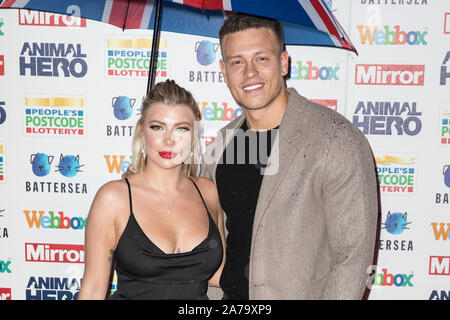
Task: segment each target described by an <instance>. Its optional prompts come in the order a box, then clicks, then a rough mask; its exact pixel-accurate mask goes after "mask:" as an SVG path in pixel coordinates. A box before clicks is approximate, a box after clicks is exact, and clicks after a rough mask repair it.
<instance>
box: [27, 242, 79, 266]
mask: <svg viewBox="0 0 450 320" xmlns="http://www.w3.org/2000/svg"><path fill="white" fill-rule="evenodd" d="M25 261H28V262H58V263H84V246H83V245H76V244H53V243H25Z"/></svg>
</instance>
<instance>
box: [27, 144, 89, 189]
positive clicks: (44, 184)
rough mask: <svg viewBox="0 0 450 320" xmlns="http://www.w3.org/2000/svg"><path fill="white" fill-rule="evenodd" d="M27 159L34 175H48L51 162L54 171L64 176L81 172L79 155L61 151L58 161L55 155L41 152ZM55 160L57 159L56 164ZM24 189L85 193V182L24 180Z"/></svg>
mask: <svg viewBox="0 0 450 320" xmlns="http://www.w3.org/2000/svg"><path fill="white" fill-rule="evenodd" d="M29 161H30V164H31V169H32V172H33V174H34V175H35V176H36V177H45V176H48V175H49V174H50V172H51V168H52V164H53V162H55V164H54V166H55V168H56V169H55V172H58V173H59V174H60V175H62V176H63V177H64V178H73V177H75V176H77V175H78V173H79V172H83V171H82V170H81V168H82V167H83V166H84V164H81V163H80V155H63V154H62V153H61V154H60V157H59V161H58V160H55V156H53V155H48V154H46V153H41V152H37V153H34V154H31V156H30V158H29ZM56 161H58V163H57V164H56ZM25 191H26V192H51V193H75V194H79V193H83V194H86V193H87V184H86V183H81V182H70V183H66V182H55V181H52V182H50V181H25Z"/></svg>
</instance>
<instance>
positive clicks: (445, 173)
mask: <svg viewBox="0 0 450 320" xmlns="http://www.w3.org/2000/svg"><path fill="white" fill-rule="evenodd" d="M449 168H450V165H444V166H443V168H442V182H443V185H445V186H446V187H447V188H450V170H449ZM448 198H449V197H448V193H447V192H442V193H441V192H436V197H435V203H436V204H448V203H449V202H448Z"/></svg>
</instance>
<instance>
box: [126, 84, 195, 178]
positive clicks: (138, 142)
mask: <svg viewBox="0 0 450 320" xmlns="http://www.w3.org/2000/svg"><path fill="white" fill-rule="evenodd" d="M158 102H159V103H164V104H166V105H167V106H173V105H177V104H183V105H186V106H188V107H189V109H191V111H192V113H193V115H194V118H195V120H196V121H195V128H194V143H193V150H192V154H191V157H190V159H189V162H188V163H183V164H182V166H183V171H184V174H185V175H186V177H187V178H191V177H193V178H195V177H197V168H196V166H195V164H196V163H199V162H198V161H197V159H198V157H199V155H200V136H201V130H200V127H199V126H198V124H199V121H200V120H201V113H200V110H199V108H198V105H197V103H196V102H195V100H194V97H193V96H192V94H191V92H189V91H188V90H186V89H184V88H182V87H180V86H179V85H177V84H176V83H175V81H173V80H166V81H164V82H159V83H157V84H156V85H155V86H154V87H153V88H152V89H151V90H150V91H149V92H148V94H147V97H146V98H145V99H144V101H143V103H142V111H141V118H140V119H139V120H138V121H137V123H136V128H135V131H134V136H133V142H132V153H133V166H134V168H135V170H136V172H138V173H139V172H142V171H143V170H144V168H145V166H146V165H147V155H146V153H145V151H144V148H145V145H144V141H143V137H142V128H143V126H144V120H145V117H146V115H147V113H148V110H149V109H150V108H151V106H152V105H153V104H154V103H158Z"/></svg>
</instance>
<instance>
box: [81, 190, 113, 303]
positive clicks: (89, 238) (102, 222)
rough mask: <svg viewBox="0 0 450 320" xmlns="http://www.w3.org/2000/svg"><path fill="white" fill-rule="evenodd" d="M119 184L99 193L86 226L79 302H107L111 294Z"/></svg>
mask: <svg viewBox="0 0 450 320" xmlns="http://www.w3.org/2000/svg"><path fill="white" fill-rule="evenodd" d="M116 189H117V182H109V183H107V184H105V185H104V186H102V187H101V188H100V189H99V191H98V192H97V194H96V196H95V198H94V201H93V202H92V205H91V209H90V211H89V215H88V218H87V222H86V230H85V247H84V250H85V266H84V276H83V280H82V282H81V289H80V292H79V294H78V300H84V299H88V300H94V299H105V298H107V296H108V292H109V290H108V289H109V283H110V277H111V271H112V261H113V254H114V249H115V242H116V234H115V233H116V232H115V217H116V214H115V212H117V210H116V208H117V207H121V206H116V204H117V202H119V201H120V200H119V199H121V197H120V196H117V197H116V195H117V191H116Z"/></svg>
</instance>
